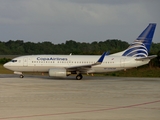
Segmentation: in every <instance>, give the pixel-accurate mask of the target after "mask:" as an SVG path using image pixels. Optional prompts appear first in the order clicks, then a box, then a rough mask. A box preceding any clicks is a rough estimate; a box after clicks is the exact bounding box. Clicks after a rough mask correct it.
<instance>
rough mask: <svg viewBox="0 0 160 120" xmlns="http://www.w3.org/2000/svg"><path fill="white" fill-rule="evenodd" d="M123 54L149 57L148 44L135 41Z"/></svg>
mask: <svg viewBox="0 0 160 120" xmlns="http://www.w3.org/2000/svg"><path fill="white" fill-rule="evenodd" d="M122 56H132V57H147V56H148V51H147V48H146V46H145V45H144V44H143V43H142V42H140V41H135V42H134V43H133V44H132V45H131V46H130V47H129V48H128V49H127V50H126V51H125V52H124V53H123V55H122Z"/></svg>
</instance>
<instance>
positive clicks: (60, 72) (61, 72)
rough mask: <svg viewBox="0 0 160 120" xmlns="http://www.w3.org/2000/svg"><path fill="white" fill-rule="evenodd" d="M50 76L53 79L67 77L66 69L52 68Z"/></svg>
mask: <svg viewBox="0 0 160 120" xmlns="http://www.w3.org/2000/svg"><path fill="white" fill-rule="evenodd" d="M49 76H51V77H66V76H67V72H66V69H65V68H52V69H50V70H49Z"/></svg>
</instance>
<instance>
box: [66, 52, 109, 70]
mask: <svg viewBox="0 0 160 120" xmlns="http://www.w3.org/2000/svg"><path fill="white" fill-rule="evenodd" d="M106 55H108V54H107V53H106V52H104V53H103V54H102V55H101V57H100V58H99V59H98V61H97V62H96V63H94V64H86V65H77V66H71V67H66V69H67V71H79V72H86V71H88V70H90V69H91V67H92V66H95V65H100V64H101V63H102V62H103V59H104V57H105V56H106Z"/></svg>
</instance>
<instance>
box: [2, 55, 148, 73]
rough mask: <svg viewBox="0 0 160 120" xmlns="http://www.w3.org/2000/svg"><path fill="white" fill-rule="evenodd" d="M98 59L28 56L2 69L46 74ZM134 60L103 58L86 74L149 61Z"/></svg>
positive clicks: (116, 57) (77, 56)
mask: <svg viewBox="0 0 160 120" xmlns="http://www.w3.org/2000/svg"><path fill="white" fill-rule="evenodd" d="M99 57H100V56H98V55H28V56H21V57H17V58H14V59H13V60H12V61H10V62H8V63H6V64H5V65H4V67H5V68H7V69H10V70H12V71H16V72H48V71H49V69H52V68H68V67H72V66H80V65H88V64H93V63H95V62H96V61H97V60H98V59H99ZM135 59H136V57H127V56H124V57H123V56H112V55H111V56H105V58H104V60H103V62H102V63H101V64H100V65H96V66H92V67H91V68H90V69H89V70H88V71H87V72H86V73H103V72H112V71H118V70H123V69H128V68H133V67H138V66H141V65H145V64H147V63H148V62H149V61H150V60H148V59H147V60H141V61H136V60H135Z"/></svg>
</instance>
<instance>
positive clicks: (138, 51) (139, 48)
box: [122, 23, 156, 57]
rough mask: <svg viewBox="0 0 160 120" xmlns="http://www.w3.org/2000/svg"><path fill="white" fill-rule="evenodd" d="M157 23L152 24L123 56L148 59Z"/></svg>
mask: <svg viewBox="0 0 160 120" xmlns="http://www.w3.org/2000/svg"><path fill="white" fill-rule="evenodd" d="M155 28H156V23H150V24H149V25H148V27H147V28H146V29H145V30H144V31H143V32H142V33H141V34H140V35H139V37H138V38H137V40H135V41H134V42H133V43H132V44H131V45H130V46H129V47H128V48H127V49H126V50H125V51H123V54H122V56H133V57H147V56H148V52H149V51H150V46H151V44H152V38H153V35H154V31H155Z"/></svg>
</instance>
